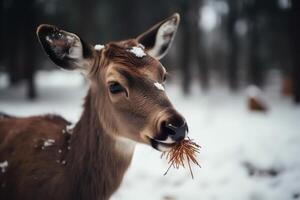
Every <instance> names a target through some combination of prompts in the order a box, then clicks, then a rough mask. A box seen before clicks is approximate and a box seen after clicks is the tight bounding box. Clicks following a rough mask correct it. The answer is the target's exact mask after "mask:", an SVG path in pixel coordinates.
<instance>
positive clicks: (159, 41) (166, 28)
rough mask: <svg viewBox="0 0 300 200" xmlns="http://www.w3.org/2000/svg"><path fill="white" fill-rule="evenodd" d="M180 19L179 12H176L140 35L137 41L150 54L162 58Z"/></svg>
mask: <svg viewBox="0 0 300 200" xmlns="http://www.w3.org/2000/svg"><path fill="white" fill-rule="evenodd" d="M179 21H180V16H179V14H177V13H175V14H173V15H172V16H171V17H169V18H167V19H165V20H163V21H161V22H159V23H157V24H155V25H154V26H153V27H152V28H150V29H149V30H148V31H146V32H144V33H142V34H141V35H139V36H138V37H137V41H138V42H139V43H141V44H142V45H143V46H144V47H145V50H146V51H147V53H148V54H149V55H151V56H153V57H155V58H157V59H161V58H163V57H164V56H165V55H166V53H167V51H168V50H169V48H170V46H171V44H172V41H173V39H174V37H175V34H176V31H177V28H178V25H179Z"/></svg>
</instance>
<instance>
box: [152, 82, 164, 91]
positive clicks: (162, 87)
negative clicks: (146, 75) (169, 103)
mask: <svg viewBox="0 0 300 200" xmlns="http://www.w3.org/2000/svg"><path fill="white" fill-rule="evenodd" d="M154 86H155V87H156V88H157V89H159V90H161V91H165V88H164V86H163V85H162V84H160V83H159V82H155V83H154Z"/></svg>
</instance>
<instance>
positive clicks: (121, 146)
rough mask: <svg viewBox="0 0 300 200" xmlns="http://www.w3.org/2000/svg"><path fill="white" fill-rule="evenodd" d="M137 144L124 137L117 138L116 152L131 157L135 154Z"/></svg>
mask: <svg viewBox="0 0 300 200" xmlns="http://www.w3.org/2000/svg"><path fill="white" fill-rule="evenodd" d="M135 145H136V142H134V141H133V140H130V139H127V138H124V137H117V138H116V150H117V151H118V152H120V153H122V154H123V155H126V156H131V155H132V154H133V151H134V148H135Z"/></svg>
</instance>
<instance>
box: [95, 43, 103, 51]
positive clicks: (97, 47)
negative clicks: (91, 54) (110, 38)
mask: <svg viewBox="0 0 300 200" xmlns="http://www.w3.org/2000/svg"><path fill="white" fill-rule="evenodd" d="M104 47H105V46H104V45H102V44H96V45H95V46H94V48H95V50H97V51H101V49H103V48H104Z"/></svg>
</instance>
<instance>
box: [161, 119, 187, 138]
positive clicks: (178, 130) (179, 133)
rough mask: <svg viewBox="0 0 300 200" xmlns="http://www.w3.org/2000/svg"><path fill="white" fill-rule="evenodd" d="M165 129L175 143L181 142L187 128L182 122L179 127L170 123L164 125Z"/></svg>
mask: <svg viewBox="0 0 300 200" xmlns="http://www.w3.org/2000/svg"><path fill="white" fill-rule="evenodd" d="M165 129H168V133H169V135H170V137H171V138H172V139H173V140H175V141H177V142H179V141H181V140H183V139H184V138H185V136H186V134H187V132H188V126H187V124H186V122H183V123H182V124H181V125H179V126H178V125H174V124H172V123H166V127H165Z"/></svg>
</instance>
